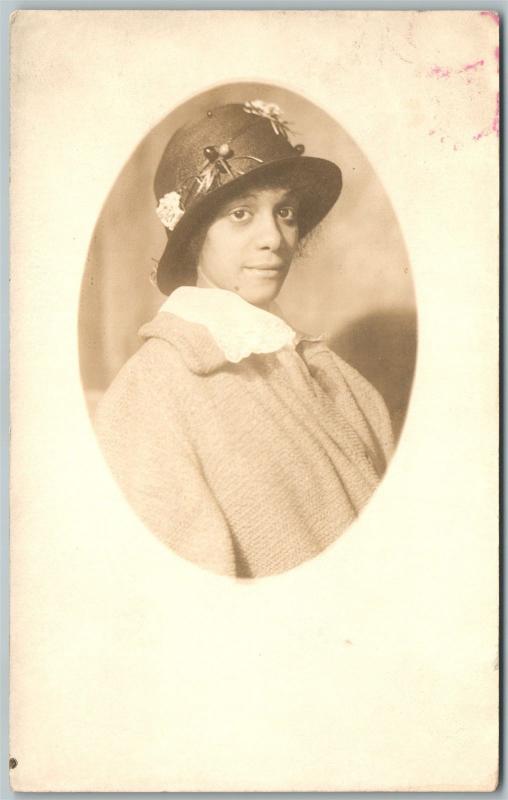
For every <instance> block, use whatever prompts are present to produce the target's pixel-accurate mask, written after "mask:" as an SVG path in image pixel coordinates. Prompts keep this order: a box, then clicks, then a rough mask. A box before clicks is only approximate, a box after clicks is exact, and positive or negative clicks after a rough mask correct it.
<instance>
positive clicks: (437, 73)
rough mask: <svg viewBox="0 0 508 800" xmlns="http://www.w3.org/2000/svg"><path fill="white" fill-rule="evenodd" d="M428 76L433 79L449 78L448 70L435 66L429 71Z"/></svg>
mask: <svg viewBox="0 0 508 800" xmlns="http://www.w3.org/2000/svg"><path fill="white" fill-rule="evenodd" d="M429 75H430V76H431V77H433V78H449V77H450V70H449V69H446V68H443V67H438V66H437V64H435V65H434V66H433V67H432V69H431V70H430V72H429Z"/></svg>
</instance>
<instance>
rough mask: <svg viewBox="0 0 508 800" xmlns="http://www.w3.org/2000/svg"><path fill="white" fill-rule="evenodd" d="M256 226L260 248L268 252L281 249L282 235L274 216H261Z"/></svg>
mask: <svg viewBox="0 0 508 800" xmlns="http://www.w3.org/2000/svg"><path fill="white" fill-rule="evenodd" d="M257 222H258V224H257V226H256V243H257V245H258V247H260V248H262V249H266V250H277V249H278V248H279V247H280V244H281V240H282V235H281V232H280V229H279V226H278V224H277V220H276V219H275V218H274V216H273V214H272V213H271V212H270V213H268V212H267V213H264V214H260V215H259V218H258V221H257Z"/></svg>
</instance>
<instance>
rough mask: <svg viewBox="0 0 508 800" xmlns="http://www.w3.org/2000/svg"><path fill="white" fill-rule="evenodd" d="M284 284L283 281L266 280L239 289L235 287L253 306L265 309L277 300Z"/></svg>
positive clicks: (253, 282) (250, 283)
mask: <svg viewBox="0 0 508 800" xmlns="http://www.w3.org/2000/svg"><path fill="white" fill-rule="evenodd" d="M282 283H283V281H280V280H273V279H271V280H268V279H267V278H265V279H263V280H260V281H252V282H249V284H248V285H245V284H244V285H243V286H240V287H239V288H238V289H237V288H236V287H235V291H236V293H237V294H239V295H240V297H242V298H243V299H244V300H246V301H247V302H248V303H251V304H252V305H253V306H260V307H264V306H268V305H270V303H271V302H272V301H273V300H275V298H276V297H277V295H278V294H279V292H280V290H281V288H282Z"/></svg>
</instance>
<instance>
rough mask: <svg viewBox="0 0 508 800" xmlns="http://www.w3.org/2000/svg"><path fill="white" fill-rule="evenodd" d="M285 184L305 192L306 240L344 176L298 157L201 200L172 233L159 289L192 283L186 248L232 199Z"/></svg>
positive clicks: (302, 219) (302, 227)
mask: <svg viewBox="0 0 508 800" xmlns="http://www.w3.org/2000/svg"><path fill="white" fill-rule="evenodd" d="M265 182H266V183H270V184H271V183H272V182H275V183H279V182H280V183H282V184H284V185H287V186H288V187H289V188H291V189H295V190H297V191H301V206H300V209H299V233H300V238H302V237H303V236H306V235H307V233H309V231H311V230H312V229H313V228H314V227H315V226H316V225H317V224H318V223H319V222H321V220H322V219H323V218H324V217H325V216H326V214H327V213H328V212H329V211H330V209H331V208H332V206H333V205H334V203H335V202H336V201H337V199H338V197H339V195H340V193H341V190H342V173H341V171H340V169H339V167H338V166H337V165H336V164H334V163H333V161H328V160H327V159H324V158H314V157H313V156H298V157H291V158H284V159H280V160H278V161H270V162H268V163H266V164H260V165H259V166H257V167H255V168H254V169H252V170H250V171H249V172H248V173H246V174H245V175H240V176H238V177H236V178H234V179H233V180H231V181H229V182H228V183H225V184H223V185H222V186H220V187H218V188H217V189H214V190H213V191H212V192H209V193H208V194H206V195H203V196H202V197H201V198H199V199H197V200H196V201H195V202H194V203H193V205H192V207H191V208H190V209H188V211H186V212H185V214H184V215H183V217H182V218H181V219H180V221H179V222H178V224H177V225H176V227H175V229H174V230H173V231H172V232H171V233H168V236H169V239H168V243H167V245H166V248H165V250H164V252H163V254H162V257H161V259H160V260H159V263H158V266H157V278H156V280H157V286H158V287H159V289H160V291H161V292H162V293H163V294H170V293H171V292H172V291H173V290H174V289H175V288H176V287H177V286H179V285H182V284H185V283H187V282H188V283H190V282H191V281H192V271H191V270H189V266H188V264H187V260H188V259H186V258H185V247H186V245H187V244H188V242H189V240H190V238H191V237H192V236H193V235H194V234H195V233H196V229H197V227H199V226H201V225H202V224H203V223H204V222H206V221H208V222H211V221H212V219H213V217H214V216H215V214H216V213H217V212H218V210H219V208H220V206H221V205H222V204H223V203H224V202H226V201H227V200H228V198H229V197H231V196H234V195H236V194H238V193H239V192H241V191H243V190H244V189H246V188H249V187H250V186H252V185H253V184H254V185H259V184H260V183H261V184H263V183H265Z"/></svg>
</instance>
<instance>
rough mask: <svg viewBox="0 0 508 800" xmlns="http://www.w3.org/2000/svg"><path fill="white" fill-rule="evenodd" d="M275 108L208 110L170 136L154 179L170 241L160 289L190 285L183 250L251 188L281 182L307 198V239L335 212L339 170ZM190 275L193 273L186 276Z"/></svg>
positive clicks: (257, 104)
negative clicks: (294, 137) (296, 140)
mask: <svg viewBox="0 0 508 800" xmlns="http://www.w3.org/2000/svg"><path fill="white" fill-rule="evenodd" d="M281 113H282V112H281V110H280V108H279V107H278V106H276V105H275V104H273V103H264V102H263V101H261V100H254V101H251V102H246V103H243V104H241V103H234V104H229V105H224V106H220V107H218V108H213V109H211V110H209V111H207V113H206V115H205V116H204V117H202V118H200V119H198V120H194V121H192V122H190V123H188V124H187V125H184V126H183V127H182V128H179V130H177V131H176V133H175V134H174V135H173V136H172V137H171V139H170V141H169V143H168V145H167V147H166V149H165V151H164V153H163V155H162V158H161V161H160V164H159V167H158V169H157V172H156V175H155V181H154V190H155V196H156V199H157V201H158V206H157V215H158V217H159V219H160V220H161V222H162V223H163V225H164V226H165V227H166V232H167V236H168V242H167V245H166V248H165V250H164V253H163V255H162V258H161V259H160V261H159V263H158V267H157V274H156V280H157V285H158V287H159V289H160V290H161V292H163V293H164V294H169V293H170V292H171V291H172V290H173V289H174V288H175V286H177V285H178V284H184V283H186V282H192V278H191V273H190V271H188V270H189V268H188V265H187V261H186V258H185V248H186V245H187V244H188V242H189V239H190V237H191V236H192V234H193V233H194V232H195V231H196V225H199V224H200V223H202V222H204V221H206V220H208V219H211V218H213V214H214V212H215V211H216V210H217V209H218V208H219V205H220V204H221V203H223V202H224V201H226V200H227V199H228V198H229V197H230V196H231V195H233V194H237V193H238V191H243V190H245V189H246V188H248V187H249V186H251V185H252V184H259V183H261V184H263V183H270V182H272V181H276V182H279V181H280V182H281V183H282V184H284V185H286V184H287V185H288V186H289V187H291V188H294V189H296V190H297V191H299V193H300V194H301V206H300V214H299V232H300V236H304V235H305V234H306V233H308V232H309V231H310V230H311V229H312V228H314V226H315V225H317V224H318V222H320V221H321V220H322V219H323V217H324V216H325V215H326V214H327V213H328V211H329V210H330V209H331V207H332V206H333V204H334V203H335V201H336V200H337V198H338V196H339V194H340V191H341V188H342V175H341V171H340V169H339V167H338V166H337V165H336V164H334V163H333V162H332V161H328V160H327V159H324V158H315V157H311V156H304V155H303V153H304V150H305V148H304V146H303V145H301V144H296V145H293V144H291V142H290V140H289V134H290V133H291V131H290V129H289V125H288V123H287V122H285V121H284V120H282V119H281ZM185 270H187V273H185Z"/></svg>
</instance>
